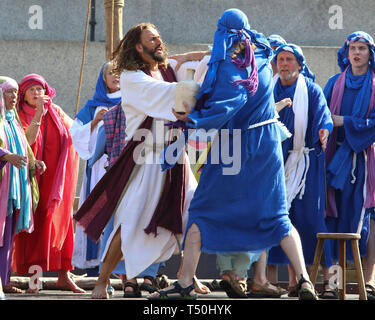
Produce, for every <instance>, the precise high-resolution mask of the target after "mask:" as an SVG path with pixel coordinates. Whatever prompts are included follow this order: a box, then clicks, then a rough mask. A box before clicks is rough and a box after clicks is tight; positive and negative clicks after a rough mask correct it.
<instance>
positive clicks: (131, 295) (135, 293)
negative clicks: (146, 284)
mask: <svg viewBox="0 0 375 320" xmlns="http://www.w3.org/2000/svg"><path fill="white" fill-rule="evenodd" d="M126 287H131V288H133V291H125V289H126ZM141 297H142V293H141V290H140V289H139V286H138V283H133V282H129V281H127V282H125V283H124V298H141Z"/></svg>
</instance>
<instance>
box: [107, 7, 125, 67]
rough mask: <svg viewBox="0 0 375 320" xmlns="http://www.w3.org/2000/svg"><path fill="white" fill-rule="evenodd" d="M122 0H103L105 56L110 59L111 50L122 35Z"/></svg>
mask: <svg viewBox="0 0 375 320" xmlns="http://www.w3.org/2000/svg"><path fill="white" fill-rule="evenodd" d="M123 7H124V0H104V8H105V30H106V41H105V57H106V59H107V60H110V59H111V56H112V52H113V50H114V49H116V47H117V45H118V43H119V42H120V40H121V39H122V37H123V32H122V28H123V25H122V12H123V9H122V8H123Z"/></svg>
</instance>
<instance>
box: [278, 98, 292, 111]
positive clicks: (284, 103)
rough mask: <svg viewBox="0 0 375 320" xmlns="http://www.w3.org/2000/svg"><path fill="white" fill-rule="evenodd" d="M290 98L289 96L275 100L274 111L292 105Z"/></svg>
mask: <svg viewBox="0 0 375 320" xmlns="http://www.w3.org/2000/svg"><path fill="white" fill-rule="evenodd" d="M292 103H293V102H292V99H290V98H285V99H283V100H280V101H279V102H276V104H275V105H276V111H277V112H280V111H281V110H283V109H284V108H285V107H286V106H288V107H290V106H291V105H292Z"/></svg>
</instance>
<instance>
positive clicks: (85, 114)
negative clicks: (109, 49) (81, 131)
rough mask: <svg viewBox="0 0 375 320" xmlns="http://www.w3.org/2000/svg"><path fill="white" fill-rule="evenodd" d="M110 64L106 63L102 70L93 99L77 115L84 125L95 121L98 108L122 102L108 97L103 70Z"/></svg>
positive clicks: (119, 99)
mask: <svg viewBox="0 0 375 320" xmlns="http://www.w3.org/2000/svg"><path fill="white" fill-rule="evenodd" d="M108 62H109V61H107V62H105V63H104V64H103V65H102V67H101V69H100V73H99V77H98V81H97V82H96V88H95V93H94V96H93V98H92V99H91V100H88V101H87V103H86V104H85V106H84V107H83V108H82V109H81V110H80V111H79V112H78V113H77V115H76V117H77V118H78V119H79V120H81V121H82V123H83V124H87V123H89V122H90V121H91V120H93V119H94V115H95V110H96V108H97V107H99V106H102V107H113V106H115V105H117V104H118V103H119V102H120V101H121V98H120V97H119V98H109V97H108V95H107V86H106V84H105V82H104V76H103V70H104V66H105V65H106V64H107V63H108Z"/></svg>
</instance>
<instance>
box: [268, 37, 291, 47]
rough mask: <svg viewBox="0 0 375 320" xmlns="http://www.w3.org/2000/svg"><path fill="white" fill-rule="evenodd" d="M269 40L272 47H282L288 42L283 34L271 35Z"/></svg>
mask: <svg viewBox="0 0 375 320" xmlns="http://www.w3.org/2000/svg"><path fill="white" fill-rule="evenodd" d="M267 40H268V42H269V43H270V46H271V47H280V46H282V45H283V44H286V43H287V42H286V41H285V39H284V38H283V37H282V36H279V35H278V34H271V35H269V36H268V38H267Z"/></svg>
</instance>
